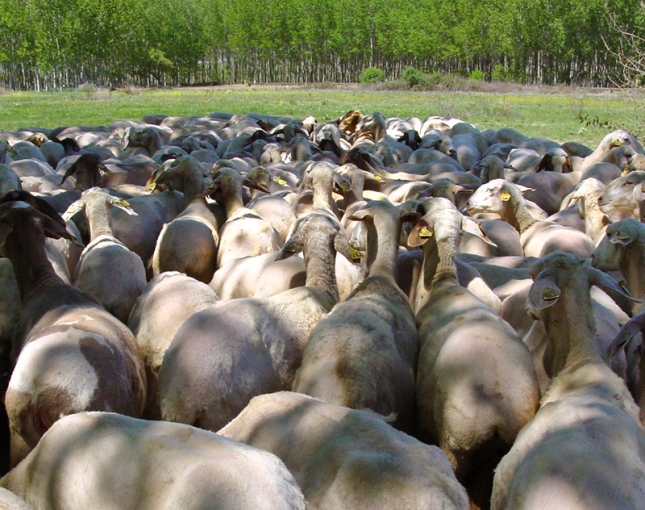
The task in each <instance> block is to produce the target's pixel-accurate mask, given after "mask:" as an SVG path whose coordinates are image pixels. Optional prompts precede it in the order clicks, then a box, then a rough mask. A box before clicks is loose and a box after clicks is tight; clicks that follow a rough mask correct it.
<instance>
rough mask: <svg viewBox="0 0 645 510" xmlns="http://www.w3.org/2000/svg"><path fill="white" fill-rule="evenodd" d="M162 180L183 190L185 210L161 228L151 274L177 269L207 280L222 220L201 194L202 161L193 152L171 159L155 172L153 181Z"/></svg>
mask: <svg viewBox="0 0 645 510" xmlns="http://www.w3.org/2000/svg"><path fill="white" fill-rule="evenodd" d="M164 183H165V184H167V185H168V186H169V187H170V188H171V189H176V190H178V191H182V192H183V195H184V210H183V211H182V212H181V213H179V214H178V215H177V216H176V217H175V218H174V219H173V220H172V221H170V222H169V223H166V224H165V225H164V226H163V228H162V229H161V232H160V233H159V237H157V242H156V245H155V250H154V253H153V255H152V260H151V262H152V264H151V265H152V274H153V275H155V276H156V275H158V274H161V273H163V272H165V271H180V272H182V273H185V274H187V275H188V276H191V277H193V278H195V279H197V280H199V281H200V282H204V283H208V282H210V281H211V279H212V278H213V274H214V273H215V269H216V266H217V250H218V244H219V229H220V224H221V220H219V219H218V218H217V216H216V215H215V214H214V213H213V211H212V210H211V209H210V207H209V205H208V204H207V202H206V198H205V197H204V196H203V194H204V188H205V187H204V175H203V172H202V168H201V165H200V164H199V162H198V161H197V160H196V159H194V158H193V157H192V156H182V157H180V158H177V159H175V160H172V161H171V162H169V163H168V164H165V165H164V166H163V167H162V170H161V172H160V173H159V174H158V175H156V176H155V178H154V183H153V185H157V184H164Z"/></svg>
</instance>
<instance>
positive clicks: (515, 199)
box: [502, 189, 537, 234]
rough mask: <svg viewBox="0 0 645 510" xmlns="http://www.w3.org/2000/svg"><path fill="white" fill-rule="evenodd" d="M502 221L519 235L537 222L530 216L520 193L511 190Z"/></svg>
mask: <svg viewBox="0 0 645 510" xmlns="http://www.w3.org/2000/svg"><path fill="white" fill-rule="evenodd" d="M502 219H503V220H504V221H507V222H508V223H510V224H511V225H512V226H513V228H514V229H515V230H517V231H518V232H519V233H520V234H521V233H523V232H524V231H526V230H528V229H529V228H530V227H531V226H533V225H534V224H535V223H536V222H537V220H536V219H535V218H534V217H533V216H531V213H530V212H529V210H528V208H527V207H526V202H525V201H524V198H523V197H522V196H521V194H520V192H519V191H517V190H515V189H514V190H513V192H512V193H511V198H510V199H509V201H508V202H507V206H506V209H505V211H504V213H503V214H502Z"/></svg>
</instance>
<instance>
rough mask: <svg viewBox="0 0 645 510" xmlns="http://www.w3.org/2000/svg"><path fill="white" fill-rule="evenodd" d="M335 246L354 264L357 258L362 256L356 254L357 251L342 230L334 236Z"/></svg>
mask: <svg viewBox="0 0 645 510" xmlns="http://www.w3.org/2000/svg"><path fill="white" fill-rule="evenodd" d="M334 248H335V249H336V251H337V252H338V253H340V254H341V255H342V256H343V257H345V258H346V259H347V260H349V261H350V262H351V263H352V264H354V263H356V260H357V259H360V257H357V256H356V252H355V251H354V252H353V251H352V247H351V246H350V244H349V241H347V238H346V237H345V236H344V235H343V233H342V232H338V233H337V234H336V237H335V238H334Z"/></svg>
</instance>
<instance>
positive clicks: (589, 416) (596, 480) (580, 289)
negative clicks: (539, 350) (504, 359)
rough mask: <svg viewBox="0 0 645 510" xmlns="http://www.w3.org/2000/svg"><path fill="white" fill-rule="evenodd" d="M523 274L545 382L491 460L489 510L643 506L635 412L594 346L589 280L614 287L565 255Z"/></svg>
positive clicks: (643, 453)
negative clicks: (542, 332) (500, 454)
mask: <svg viewBox="0 0 645 510" xmlns="http://www.w3.org/2000/svg"><path fill="white" fill-rule="evenodd" d="M531 273H532V276H533V278H534V283H533V286H532V288H531V291H530V294H529V303H530V306H531V307H532V308H533V309H534V310H535V312H536V313H537V314H538V315H539V317H540V319H541V320H542V322H543V323H544V326H545V329H546V331H547V334H548V336H549V345H548V347H547V349H546V353H545V357H544V365H545V368H546V371H547V373H549V374H550V375H551V376H553V378H554V379H553V382H552V383H551V386H550V388H549V391H548V392H547V394H546V395H545V396H544V397H543V399H542V402H541V406H540V409H539V411H538V412H537V414H536V415H535V417H534V418H533V420H531V421H530V422H529V423H528V424H527V425H526V426H525V427H524V428H523V429H522V431H521V432H520V434H519V435H518V437H517V440H516V441H515V444H514V445H513V448H512V449H511V451H510V452H509V453H508V454H507V455H506V456H505V457H504V458H503V459H502V461H501V462H500V463H499V465H498V466H497V469H496V471H495V479H494V486H493V494H492V498H491V508H492V509H493V510H502V509H508V510H510V509H513V510H528V509H538V508H539V509H543V508H580V509H582V508H596V509H607V510H609V509H615V508H644V507H645V434H644V432H643V429H642V427H641V425H640V423H639V421H638V408H637V406H636V404H635V403H634V401H633V399H632V397H631V395H630V394H629V391H628V390H627V388H626V386H625V384H624V382H623V381H622V380H621V379H620V378H619V377H618V376H616V375H615V374H614V373H613V372H612V371H611V370H610V369H609V367H608V366H607V365H606V363H605V361H604V359H603V357H602V356H601V354H600V353H599V352H598V349H597V348H596V346H595V345H594V342H593V334H594V319H593V315H592V313H591V302H590V295H589V290H590V287H591V285H598V286H600V287H601V288H603V289H608V290H610V291H612V292H618V293H622V290H621V289H620V288H619V287H618V285H617V284H616V282H615V281H614V280H613V279H612V278H610V277H608V276H607V275H606V274H605V273H602V272H601V271H598V270H597V269H594V268H590V267H589V266H588V265H586V264H585V263H584V260H582V259H580V258H579V257H576V256H574V255H571V254H567V253H553V254H550V255H548V256H547V257H545V258H544V259H542V260H541V261H539V262H537V263H536V264H535V266H534V267H533V268H532V271H531Z"/></svg>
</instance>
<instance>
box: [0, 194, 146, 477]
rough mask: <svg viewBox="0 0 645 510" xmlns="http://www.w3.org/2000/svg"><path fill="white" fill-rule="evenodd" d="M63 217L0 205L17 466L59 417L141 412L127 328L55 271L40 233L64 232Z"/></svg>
mask: <svg viewBox="0 0 645 510" xmlns="http://www.w3.org/2000/svg"><path fill="white" fill-rule="evenodd" d="M63 225H64V223H63V222H62V220H61V218H60V217H58V218H57V219H52V218H51V217H49V216H47V215H45V214H43V213H41V212H39V211H37V210H35V209H33V208H32V207H31V206H29V205H27V204H26V203H25V202H20V201H14V202H8V203H5V204H2V205H1V206H0V232H2V235H1V236H0V249H1V251H2V253H3V254H4V255H5V256H7V257H8V258H9V259H10V260H11V263H12V265H13V268H14V273H15V275H16V280H17V282H18V287H19V290H20V298H21V302H22V313H21V317H20V321H19V322H18V324H17V325H16V328H15V330H14V337H13V344H14V345H13V350H14V358H15V357H17V360H16V362H15V366H14V370H13V373H12V375H11V380H10V381H9V388H8V389H7V392H6V394H5V406H6V409H7V414H8V416H9V425H10V428H11V461H12V465H15V464H17V462H18V461H20V460H21V459H22V458H23V457H24V456H25V455H26V454H27V453H28V452H29V451H30V450H31V449H32V448H33V447H34V446H35V445H36V443H37V442H38V440H39V439H40V437H41V436H42V435H43V433H44V432H45V431H46V430H47V429H48V428H49V427H51V425H52V424H53V423H54V422H55V421H56V420H58V419H59V418H60V417H61V416H63V415H66V414H71V413H75V412H80V411H83V410H112V411H115V412H120V413H123V414H128V415H133V416H140V415H141V413H142V411H143V406H144V403H145V391H146V384H145V373H144V371H143V364H142V362H141V359H140V357H139V352H138V349H137V345H136V342H135V339H134V336H133V335H132V333H131V332H130V330H129V329H128V328H127V327H126V326H125V325H124V324H122V323H121V322H120V321H119V320H117V319H116V318H115V317H114V316H112V315H111V314H109V313H108V312H107V311H105V310H104V309H103V308H102V307H101V306H100V305H99V304H98V303H97V302H96V301H95V300H94V299H92V298H90V297H88V296H87V295H85V294H83V293H81V292H80V291H79V290H78V289H76V288H75V287H72V286H70V285H67V284H65V283H64V282H62V281H61V280H60V278H58V277H57V276H56V274H55V273H54V270H53V268H52V267H51V264H49V262H48V261H47V258H46V255H45V250H44V247H43V244H44V236H45V233H46V234H47V235H49V236H53V237H60V236H69V234H68V233H67V231H66V230H65V228H64V226H63Z"/></svg>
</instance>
